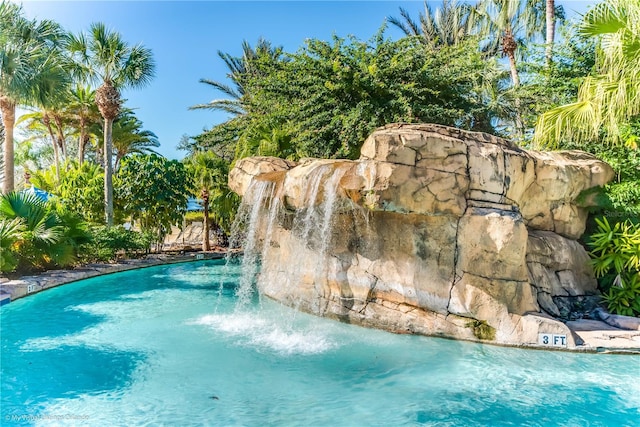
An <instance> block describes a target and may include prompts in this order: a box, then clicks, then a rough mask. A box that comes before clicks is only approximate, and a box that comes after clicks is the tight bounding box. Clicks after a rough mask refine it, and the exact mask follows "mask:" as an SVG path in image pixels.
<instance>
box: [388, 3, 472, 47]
mask: <svg viewBox="0 0 640 427" xmlns="http://www.w3.org/2000/svg"><path fill="white" fill-rule="evenodd" d="M470 10H471V9H470V8H469V6H468V5H467V4H465V3H459V2H458V0H443V1H442V7H439V8H437V9H436V10H435V11H433V9H431V7H430V6H429V4H428V3H427V2H426V1H425V2H424V14H422V13H420V14H419V15H418V21H419V23H418V22H416V21H414V20H413V19H412V18H411V16H410V15H409V12H407V10H406V9H403V8H400V16H401V18H402V19H399V18H396V17H390V18H389V22H390V23H391V24H392V25H394V26H396V27H398V28H399V29H400V30H402V31H403V32H404V33H405V34H406V35H407V36H419V37H420V38H421V40H422V41H423V42H424V43H425V44H426V45H428V46H431V47H437V46H453V45H456V44H458V43H459V42H461V41H462V40H463V39H464V38H465V37H467V36H468V35H469V31H468V30H469V27H468V21H469V12H470Z"/></svg>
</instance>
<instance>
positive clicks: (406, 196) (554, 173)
mask: <svg viewBox="0 0 640 427" xmlns="http://www.w3.org/2000/svg"><path fill="white" fill-rule="evenodd" d="M612 177H613V171H612V170H611V168H610V167H609V166H608V165H607V164H605V163H603V162H601V161H599V160H597V159H596V158H595V157H593V156H591V155H588V154H586V153H583V152H578V151H568V152H567V151H565V152H554V153H547V152H537V151H528V150H523V149H520V148H518V147H516V146H515V145H514V144H512V143H511V142H509V141H506V140H504V139H501V138H497V137H495V136H491V135H487V134H482V133H474V132H467V131H462V130H458V129H453V128H449V127H445V126H439V125H430V124H421V125H409V124H394V125H388V126H385V127H384V128H380V129H378V130H376V131H375V132H374V133H373V134H372V135H371V136H370V137H369V138H368V139H367V140H366V142H365V143H364V145H363V147H362V153H361V157H360V159H359V160H357V161H348V160H314V159H304V160H302V161H301V162H298V163H296V162H291V161H287V160H282V159H277V158H270V157H254V158H248V159H243V160H240V161H238V162H237V164H236V166H235V168H234V169H233V170H232V172H231V174H230V181H229V184H230V186H231V188H232V189H233V190H234V191H236V192H237V193H238V194H240V195H243V196H244V207H243V209H244V210H245V211H247V212H249V211H250V210H252V209H253V214H252V217H254V218H255V219H254V220H253V221H249V220H248V219H247V224H245V225H246V227H249V228H251V227H253V234H252V233H248V234H249V235H250V236H253V238H254V239H255V240H256V242H253V243H252V245H251V247H252V248H256V249H253V250H254V251H255V252H256V254H255V255H256V256H257V258H259V259H260V260H261V272H260V274H259V276H258V287H259V288H260V290H261V292H263V293H264V294H265V295H267V296H270V297H272V298H274V299H277V300H280V301H282V302H284V303H286V304H289V305H292V306H295V307H297V308H299V309H302V310H305V311H309V312H312V313H316V314H318V315H324V316H330V317H336V318H339V319H341V320H343V321H346V322H351V323H357V324H361V325H365V326H372V327H378V328H383V329H388V330H391V331H395V332H406V333H419V334H425V335H439V336H446V337H452V338H460V339H468V340H484V341H490V342H495V343H501V344H512V345H520V344H524V345H535V344H536V343H537V340H538V334H540V333H550V334H560V335H566V336H567V345H568V346H570V347H571V346H575V342H574V339H573V337H572V336H571V333H570V331H569V330H568V328H567V327H566V326H565V325H564V323H562V322H560V321H558V320H556V319H555V318H556V317H558V316H560V314H561V313H560V311H561V307H559V306H558V303H559V301H561V300H562V298H574V297H580V296H588V295H593V294H595V292H596V282H595V280H594V278H593V273H592V271H591V269H590V267H589V263H588V255H587V254H586V252H585V250H584V249H583V247H582V246H581V245H580V244H579V243H578V242H576V239H577V238H578V237H580V235H581V234H582V233H583V232H584V229H585V221H586V217H587V213H586V208H587V207H588V204H589V198H588V197H580V196H581V194H584V193H583V192H584V191H585V190H588V189H591V188H593V187H596V186H600V185H603V184H605V183H606V182H608V181H609V180H610V179H611V178H612ZM259 182H260V183H262V185H261V188H263V190H261V191H260V196H256V194H254V193H255V191H254V188H255V187H256V186H257V183H259ZM265 183H267V184H268V185H271V186H272V189H271V191H268V192H266V191H264V184H265ZM265 194H268V197H267V196H264V195H265ZM256 209H261V210H262V213H261V214H260V215H255V213H256ZM240 216H242V215H241V214H240ZM249 216H250V215H249V214H247V215H246V217H247V218H249ZM249 222H252V224H249Z"/></svg>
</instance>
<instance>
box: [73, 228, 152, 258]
mask: <svg viewBox="0 0 640 427" xmlns="http://www.w3.org/2000/svg"><path fill="white" fill-rule="evenodd" d="M91 233H92V235H93V237H92V239H91V241H90V242H87V243H85V244H83V245H81V246H80V249H81V250H80V253H79V259H80V261H82V262H107V261H115V260H117V259H118V258H122V257H127V258H131V257H134V256H139V255H142V254H147V253H149V248H150V247H151V244H152V243H153V242H154V241H155V236H154V235H153V234H152V233H149V232H136V231H131V230H126V229H125V228H123V227H122V226H118V227H105V226H97V227H93V228H92V229H91Z"/></svg>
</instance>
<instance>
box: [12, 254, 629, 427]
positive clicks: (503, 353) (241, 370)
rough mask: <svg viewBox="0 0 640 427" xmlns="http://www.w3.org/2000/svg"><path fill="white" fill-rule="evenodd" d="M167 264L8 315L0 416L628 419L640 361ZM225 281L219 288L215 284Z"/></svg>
mask: <svg viewBox="0 0 640 427" xmlns="http://www.w3.org/2000/svg"><path fill="white" fill-rule="evenodd" d="M238 275H239V268H235V267H232V268H227V269H226V270H225V267H224V265H223V262H222V261H205V262H196V263H185V264H174V265H169V266H162V267H153V268H147V269H143V270H137V271H131V272H126V273H119V274H114V275H109V276H103V277H99V278H94V279H89V280H84V281H81V282H77V283H73V284H69V285H66V286H63V287H59V288H56V289H52V290H49V291H46V292H43V293H40V294H37V295H34V296H31V297H29V298H24V299H22V300H18V301H15V302H12V303H11V304H8V305H6V306H3V307H2V308H1V309H0V316H1V317H0V321H1V322H0V332H1V335H2V336H1V339H2V348H1V350H2V352H1V368H2V371H1V378H2V388H1V392H2V405H1V410H0V412H1V413H0V416H1V417H2V418H1V420H0V424H1V425H3V426H4V425H27V424H34V425H83V426H84V425H90V426H94V425H95V426H109V425H118V426H136V425H153V426H157V425H170V426H196V425H213V426H227V425H245V426H267V425H276V426H280V425H281V426H290V425H291V426H293V425H295V426H402V425H409V426H411V425H437V426H472V425H473V426H475V425H486V426H499V425H527V426H546V425H564V426H586V425H590V426H633V425H636V426H637V425H640V357H637V356H615V355H589V354H571V353H561V352H543V351H527V350H519V349H509V348H500V347H493V346H484V345H478V344H472V343H464V342H457V341H449V340H442V339H433V338H424V337H415V336H406V335H393V334H390V333H386V332H382V331H377V330H368V329H363V328H359V327H356V326H351V325H346V324H341V323H338V322H334V321H331V320H327V319H321V318H315V317H312V316H308V315H304V314H300V313H296V312H294V311H292V310H290V309H287V308H285V307H282V306H280V305H278V304H276V303H274V302H271V301H269V300H265V299H263V300H262V301H258V300H257V299H254V301H253V302H252V303H251V304H250V305H249V306H248V307H245V308H242V309H237V308H236V297H235V284H236V283H237V282H238ZM221 284H222V286H221Z"/></svg>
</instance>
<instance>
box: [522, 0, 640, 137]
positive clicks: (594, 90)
mask: <svg viewBox="0 0 640 427" xmlns="http://www.w3.org/2000/svg"><path fill="white" fill-rule="evenodd" d="M638 23H640V2H638V1H628V0H605V1H604V2H603V3H600V4H598V5H596V6H595V7H594V8H593V9H591V10H590V11H589V12H587V13H586V14H585V16H584V18H583V21H582V23H581V27H580V32H581V33H582V34H583V35H585V36H589V37H598V38H599V40H600V46H599V49H597V50H596V73H597V74H595V75H592V76H589V77H587V78H586V79H585V80H584V81H583V83H582V84H581V86H580V89H579V91H578V100H577V101H576V102H574V103H571V104H567V105H563V106H561V107H557V108H554V109H552V110H550V111H548V112H546V113H544V114H543V115H542V116H540V118H539V119H538V123H537V124H536V132H535V140H534V141H535V143H536V144H537V145H539V146H553V145H555V144H557V143H558V142H560V141H561V140H562V139H565V138H571V139H572V140H573V141H574V142H578V143H580V142H586V141H589V140H591V139H597V138H598V137H599V136H600V134H601V131H602V130H603V129H604V130H605V131H606V132H604V135H605V141H606V142H609V143H616V142H619V141H620V138H621V135H620V130H619V127H620V125H621V124H623V123H628V122H630V121H631V120H632V119H633V118H634V117H636V116H638V115H639V114H640V26H639V25H638Z"/></svg>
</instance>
